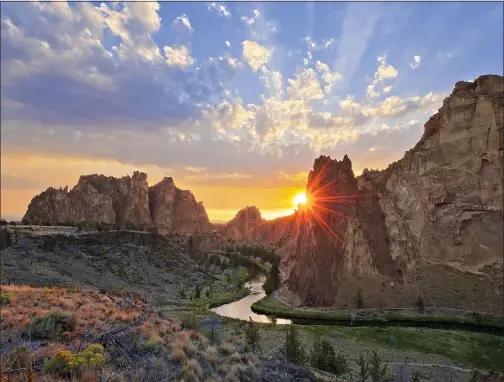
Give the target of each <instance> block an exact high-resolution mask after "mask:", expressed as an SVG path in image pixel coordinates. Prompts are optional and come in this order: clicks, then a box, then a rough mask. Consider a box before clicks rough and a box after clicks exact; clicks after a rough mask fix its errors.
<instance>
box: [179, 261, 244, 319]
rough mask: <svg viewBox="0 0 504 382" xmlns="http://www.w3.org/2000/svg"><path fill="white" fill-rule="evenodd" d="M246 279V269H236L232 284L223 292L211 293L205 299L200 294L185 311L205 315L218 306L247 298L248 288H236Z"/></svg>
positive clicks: (190, 302) (188, 304)
mask: <svg viewBox="0 0 504 382" xmlns="http://www.w3.org/2000/svg"><path fill="white" fill-rule="evenodd" d="M247 277H248V271H247V269H245V268H239V269H237V271H236V273H235V275H234V277H233V280H232V282H231V283H230V284H227V285H226V286H227V287H226V288H225V289H224V290H220V291H219V292H213V293H212V294H211V295H210V296H209V297H206V296H205V294H204V293H202V294H201V298H198V299H193V300H191V301H189V302H188V303H187V305H186V309H185V310H188V311H196V312H199V313H205V312H207V311H208V310H210V309H212V308H215V307H217V306H219V305H224V304H229V303H230V302H233V301H236V300H239V299H241V298H243V297H245V296H247V295H248V294H249V293H250V290H249V289H248V288H245V287H244V286H241V287H240V288H238V285H243V283H244V282H245V280H246V279H247Z"/></svg>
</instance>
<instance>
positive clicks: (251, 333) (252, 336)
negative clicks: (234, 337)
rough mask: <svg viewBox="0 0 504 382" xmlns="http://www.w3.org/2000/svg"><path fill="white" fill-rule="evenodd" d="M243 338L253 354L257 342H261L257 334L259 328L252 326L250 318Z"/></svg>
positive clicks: (252, 322)
mask: <svg viewBox="0 0 504 382" xmlns="http://www.w3.org/2000/svg"><path fill="white" fill-rule="evenodd" d="M245 338H246V339H247V343H248V344H249V345H250V347H251V348H252V352H254V353H255V351H256V349H257V347H258V345H259V341H260V340H261V336H260V333H259V326H258V325H255V324H254V321H252V318H250V321H249V322H248V325H247V330H246V331H245Z"/></svg>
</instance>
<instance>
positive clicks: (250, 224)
mask: <svg viewBox="0 0 504 382" xmlns="http://www.w3.org/2000/svg"><path fill="white" fill-rule="evenodd" d="M263 222H264V219H263V218H262V216H261V211H259V209H258V208H257V207H255V206H247V207H245V208H242V209H241V210H240V211H238V212H237V213H236V215H235V217H234V218H233V219H232V220H231V221H230V222H229V223H228V224H227V226H226V230H225V235H226V236H227V237H230V238H231V239H233V240H238V241H241V240H245V241H247V240H253V238H254V235H255V229H256V228H257V227H258V226H259V225H260V224H261V223H263Z"/></svg>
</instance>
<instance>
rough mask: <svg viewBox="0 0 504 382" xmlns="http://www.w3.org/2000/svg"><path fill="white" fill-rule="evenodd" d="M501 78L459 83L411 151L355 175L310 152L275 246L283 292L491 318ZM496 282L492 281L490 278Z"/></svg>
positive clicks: (497, 267) (497, 244)
mask: <svg viewBox="0 0 504 382" xmlns="http://www.w3.org/2000/svg"><path fill="white" fill-rule="evenodd" d="M503 113H504V92H503V77H500V76H482V77H480V78H478V79H477V80H476V81H474V82H473V83H468V82H459V83H457V84H456V85H455V89H454V91H453V93H452V94H451V96H450V97H448V98H446V99H445V100H444V102H443V106H442V107H441V108H440V109H439V112H438V113H437V114H435V115H434V116H432V117H431V118H430V119H429V121H428V122H427V123H426V124H425V132H424V134H423V136H422V138H421V139H420V141H419V142H418V144H417V145H416V146H415V147H414V148H413V149H412V150H410V151H408V152H406V154H405V156H404V158H402V159H401V160H399V161H398V162H395V163H393V164H392V165H390V166H389V167H388V168H387V169H385V170H383V171H367V170H365V171H364V172H363V174H362V175H361V176H359V177H355V176H354V174H353V171H352V165H351V161H350V159H349V158H348V157H347V156H345V157H344V158H343V160H342V161H337V160H332V159H331V158H329V157H320V158H318V159H317V160H316V161H315V164H314V167H313V171H311V173H310V175H309V178H308V185H307V190H308V195H309V199H310V208H308V209H305V210H304V211H298V212H297V213H296V214H295V216H294V220H295V221H296V224H295V226H296V227H297V228H296V231H295V235H294V238H293V239H292V240H290V241H289V242H288V243H287V244H286V245H285V246H284V252H285V257H284V261H283V264H282V272H283V275H284V278H285V282H284V292H286V294H287V292H289V293H293V294H294V295H295V296H296V297H297V298H299V302H300V303H303V304H308V305H338V306H342V307H352V306H354V304H355V297H356V296H357V293H358V290H359V289H361V293H362V295H363V296H364V299H365V300H367V303H369V304H378V303H379V304H384V305H387V306H393V305H396V306H401V305H402V306H404V305H409V304H412V303H413V301H414V299H415V298H416V296H418V295H423V296H424V299H426V300H427V303H429V304H431V305H443V306H447V307H454V308H467V309H473V310H480V311H492V312H502V310H503V307H502V305H503V302H502V259H503V233H504V232H503V199H502V198H503V191H502V190H503V187H502V179H503V178H502V177H503V162H502V159H503ZM495 275H499V276H500V278H499V277H498V276H495Z"/></svg>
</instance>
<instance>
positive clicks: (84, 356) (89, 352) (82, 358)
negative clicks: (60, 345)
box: [44, 344, 105, 378]
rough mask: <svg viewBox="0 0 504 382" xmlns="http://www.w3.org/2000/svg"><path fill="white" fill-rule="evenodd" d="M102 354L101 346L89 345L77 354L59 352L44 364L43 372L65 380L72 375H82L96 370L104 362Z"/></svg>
mask: <svg viewBox="0 0 504 382" xmlns="http://www.w3.org/2000/svg"><path fill="white" fill-rule="evenodd" d="M103 353H104V349H103V346H101V345H99V344H91V345H89V346H88V347H87V349H86V350H84V351H82V352H79V353H72V352H70V351H68V350H61V351H59V352H58V353H57V354H56V356H54V358H52V359H51V360H50V361H49V362H47V363H46V364H45V366H44V371H45V372H46V373H48V374H51V375H57V376H60V377H63V378H65V377H70V376H71V375H72V374H82V373H83V372H84V371H86V370H87V371H91V370H96V369H99V368H100V367H101V366H102V365H103V363H104V362H105V356H104V354H103Z"/></svg>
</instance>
